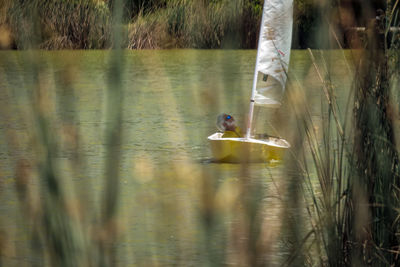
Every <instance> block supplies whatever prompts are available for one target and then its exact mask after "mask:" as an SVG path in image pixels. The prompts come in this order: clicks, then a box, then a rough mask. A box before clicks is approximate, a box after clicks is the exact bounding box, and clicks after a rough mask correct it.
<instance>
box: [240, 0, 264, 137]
mask: <svg viewBox="0 0 400 267" xmlns="http://www.w3.org/2000/svg"><path fill="white" fill-rule="evenodd" d="M266 3H267V0H265V1H264V6H263V11H262V16H261V24H260V33H259V36H258V43H257V57H256V66H255V68H254V77H253V87H252V89H251V98H250V108H249V117H248V121H247V130H246V136H245V137H246V139H248V138H250V134H251V126H252V124H253V116H254V96H255V95H256V87H257V79H258V68H257V65H258V62H259V57H260V43H261V38H262V33H263V26H264V19H265V18H264V9H265V6H266Z"/></svg>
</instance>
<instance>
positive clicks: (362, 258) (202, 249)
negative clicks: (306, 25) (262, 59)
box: [0, 1, 400, 266]
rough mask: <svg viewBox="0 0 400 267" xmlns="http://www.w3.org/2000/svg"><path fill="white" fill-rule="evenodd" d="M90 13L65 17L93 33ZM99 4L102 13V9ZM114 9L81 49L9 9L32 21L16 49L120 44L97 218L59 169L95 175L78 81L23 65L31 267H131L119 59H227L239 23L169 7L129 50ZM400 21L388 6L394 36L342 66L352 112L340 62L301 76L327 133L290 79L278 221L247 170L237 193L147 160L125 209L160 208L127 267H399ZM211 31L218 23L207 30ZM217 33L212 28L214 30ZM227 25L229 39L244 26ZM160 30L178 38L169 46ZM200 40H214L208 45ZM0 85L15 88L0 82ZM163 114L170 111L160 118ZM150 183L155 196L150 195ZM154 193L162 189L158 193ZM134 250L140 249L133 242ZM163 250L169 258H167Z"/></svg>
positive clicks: (144, 24) (313, 55)
mask: <svg viewBox="0 0 400 267" xmlns="http://www.w3.org/2000/svg"><path fill="white" fill-rule="evenodd" d="M34 3H35V4H34ZM54 3H56V2H48V3H47V4H46V6H45V8H44V10H48V12H50V11H51V10H52V9H53V8H55V7H56V5H55V4H54ZM82 3H84V2H82V1H81V2H79V3H78V4H76V5H71V6H70V8H71V9H72V10H73V12H72V13H73V14H75V15H76V14H79V17H80V16H82V17H81V18H80V19H81V20H79V23H78V24H77V25H75V26H76V27H78V26H79V27H84V25H86V24H87V23H88V22H87V20H90V19H94V18H93V17H91V15H90V14H91V13H90V12H95V11H91V10H92V8H93V10H96V8H99V7H96V2H90V4H87V6H84V5H81V4H82ZM88 3H89V2H88ZM52 4H54V5H53V6H52ZM97 4H99V5H100V4H102V1H99V2H98V3H97ZM115 4H116V5H115V6H114V8H113V19H112V20H111V22H112V23H111V22H110V24H109V25H108V24H107V25H108V26H107V27H110V28H101V27H103V26H101V27H100V28H99V29H98V30H95V32H91V30H89V32H87V35H85V36H80V37H79V36H78V37H76V39H75V40H79V41H76V42H75V41H73V40H72V39H70V38H72V37H71V36H70V32H64V30H65V29H64V27H65V24H64V25H59V24H58V23H61V21H57V18H56V16H55V15H54V14H52V15H50V14H49V13H43V14H41V13H40V12H39V10H38V6H39V5H38V3H36V2H30V3H29V4H28V3H27V2H18V3H17V4H15V6H13V8H14V9H13V12H15V14H26V13H27V14H28V15H29V16H28V17H26V18H25V17H24V16H23V17H24V19H21V20H19V19H18V21H15V23H20V26H18V28H19V30H24V29H25V28H24V27H32V28H31V29H29V30H27V31H26V32H25V33H24V34H22V33H21V34H20V35H19V36H20V37H21V39H18V43H19V44H20V45H21V47H24V48H29V47H43V48H51V47H52V48H55V47H58V48H75V45H76V43H79V45H77V46H76V47H84V48H90V47H97V45H99V43H97V42H103V40H104V42H106V41H105V40H108V39H107V38H108V37H104V39H102V38H103V37H101V38H99V39H97V37H95V36H98V34H99V32H101V34H104V36H105V35H108V34H110V32H112V33H113V34H112V41H110V42H109V43H108V45H109V46H112V47H114V48H115V50H113V51H111V53H110V58H109V68H108V78H107V94H106V97H105V98H106V125H107V126H106V129H105V150H106V153H105V154H106V157H105V161H104V166H103V167H104V174H105V177H104V186H103V188H104V189H103V190H102V195H101V197H102V199H101V204H99V205H100V208H99V209H97V206H96V205H93V206H90V204H88V202H90V200H87V199H85V198H83V197H76V196H75V195H74V193H70V191H68V190H67V189H68V186H69V184H68V181H66V180H68V179H65V177H62V175H61V173H62V172H61V171H60V162H59V161H58V160H57V159H56V158H57V157H56V155H57V153H59V152H60V150H70V151H72V153H71V155H72V156H71V158H69V159H68V162H69V164H70V166H71V168H72V170H73V171H72V172H71V173H72V174H73V175H76V176H84V175H85V172H86V171H87V170H86V168H89V167H90V166H86V165H85V161H84V159H83V158H82V153H81V147H80V144H81V138H82V137H81V133H80V129H79V127H78V126H77V118H76V114H75V113H68V112H67V111H68V110H74V109H75V107H74V101H73V99H74V93H75V89H74V74H73V72H74V68H73V64H71V66H70V69H69V71H70V72H68V71H67V72H65V73H62V74H58V75H59V76H57V77H56V79H55V80H54V81H53V82H52V80H51V79H50V80H48V73H46V72H47V71H48V70H47V68H46V66H45V64H44V63H43V62H42V60H41V59H40V57H38V56H37V54H35V53H33V52H32V51H29V53H27V54H26V57H24V59H23V61H24V63H23V66H24V67H25V68H29V69H30V72H29V73H32V77H29V78H30V79H29V81H27V82H26V84H27V88H26V90H25V93H21V95H23V94H26V95H25V96H22V97H26V98H27V99H29V105H28V107H26V110H22V111H18V112H16V115H15V116H18V118H20V119H21V121H23V122H24V123H25V124H26V125H27V129H28V132H27V135H28V137H25V138H26V139H28V140H29V141H28V142H27V143H29V145H26V146H30V147H31V150H32V151H30V154H28V155H23V156H21V155H19V154H16V153H12V151H17V150H18V149H17V147H18V146H23V144H21V143H20V141H19V140H18V141H16V139H19V138H21V137H20V136H18V134H15V133H14V132H13V129H7V131H6V134H5V136H6V137H7V141H8V143H9V150H10V154H11V157H12V158H13V160H14V161H15V188H16V192H17V195H18V198H19V202H20V206H21V213H22V214H23V216H25V218H26V220H28V221H30V222H31V224H30V225H29V226H30V228H29V229H28V230H27V232H28V235H29V236H30V241H31V244H30V246H31V253H32V255H33V256H32V257H33V258H34V259H35V260H34V263H33V264H32V265H37V266H93V265H100V266H114V265H117V264H119V265H124V261H123V259H124V257H127V256H126V255H123V254H125V252H127V251H126V250H123V248H121V246H120V244H121V243H122V242H123V241H125V242H128V241H129V240H128V239H129V238H132V237H125V239H124V238H123V237H121V234H120V233H121V232H123V231H124V230H125V229H124V226H121V224H122V222H121V221H120V220H121V219H120V214H121V212H123V211H126V210H128V209H131V207H124V208H121V207H119V203H120V200H121V190H120V186H121V183H122V181H121V177H120V174H119V165H120V164H121V161H122V160H121V150H122V147H121V143H122V142H123V140H124V139H123V137H124V136H123V127H122V120H123V110H122V106H123V103H124V100H125V97H126V95H125V94H124V92H126V91H124V88H123V86H122V79H123V77H122V69H123V67H124V64H125V58H124V55H123V52H122V51H121V50H120V49H119V48H120V47H123V46H124V44H125V42H127V43H128V46H129V47H130V48H159V47H162V45H161V43H162V42H163V41H162V40H163V38H171V39H170V41H169V43H170V46H171V47H174V46H185V44H189V46H194V47H199V48H201V47H209V46H210V47H220V46H224V44H223V42H224V40H226V39H224V38H223V37H224V36H225V34H226V31H227V28H228V27H229V26H231V25H230V23H229V22H232V21H233V20H234V16H233V15H232V14H234V13H235V12H236V11H235V10H236V9H238V6H236V4H237V3H235V4H231V3H228V2H226V3H225V2H224V3H222V2H210V3H209V5H206V4H205V2H202V1H198V2H189V1H176V2H175V1H172V2H169V3H168V4H167V8H166V9H165V10H164V11H163V12H164V13H163V14H161V15H155V14H152V13H151V11H149V13H147V15H146V17H144V15H142V14H140V15H139V16H137V17H136V18H135V20H134V21H133V22H132V23H131V24H130V25H129V27H128V32H129V34H130V35H129V38H128V40H126V39H125V38H124V37H123V35H124V33H126V30H127V29H126V28H124V27H123V26H122V13H123V10H122V1H118V2H116V3H115ZM225 4H226V5H229V8H231V9H229V8H227V10H234V11H232V13H230V12H223V13H224V15H223V16H219V14H220V12H222V11H221V9H224V10H226V6H223V5H225ZM92 5H93V6H92ZM80 8H83V9H82V13H80V11H79V12H78V11H77V10H81V9H80ZM61 10H63V9H61ZM188 10H189V12H188ZM63 12H64V14H66V16H67V14H71V13H69V12H70V11H68V10H63ZM75 12H78V13H75ZM87 12H89V13H90V14H87ZM104 12H106V11H104ZM107 12H108V11H107ZM257 12H258V11H257ZM50 13H51V12H50ZM397 13H398V1H395V2H394V3H393V5H388V7H387V10H386V16H387V20H386V22H387V24H386V25H376V26H379V27H381V26H383V31H381V28H379V27H377V28H370V29H369V30H370V32H367V37H368V39H367V43H366V48H365V50H363V51H361V52H360V51H352V58H350V59H349V58H344V60H346V61H347V62H348V64H347V67H348V71H347V73H346V74H347V75H349V76H350V75H351V76H352V77H353V79H354V82H353V85H352V87H351V88H346V90H343V91H344V92H346V91H347V93H348V95H346V96H345V98H347V99H348V101H347V103H346V105H345V106H341V105H339V104H338V101H337V91H336V87H335V84H334V83H333V80H334V79H333V78H332V77H331V70H330V67H331V65H330V62H331V61H332V60H335V58H328V57H329V56H327V54H328V53H326V52H323V51H311V50H310V51H309V53H310V65H309V66H305V68H304V73H305V76H307V75H309V74H310V73H314V74H315V75H313V76H312V77H318V79H319V82H320V85H321V86H320V87H321V88H320V89H321V91H322V92H323V93H322V96H323V97H322V99H321V107H320V111H321V116H322V119H321V121H315V118H313V116H312V115H311V111H310V109H311V108H315V107H310V103H309V102H308V101H307V99H309V98H310V97H309V94H310V93H311V91H308V90H307V89H306V86H307V84H301V83H299V82H298V79H297V77H295V76H291V75H290V73H289V87H288V89H287V90H288V91H287V92H288V96H287V99H286V103H287V105H288V106H289V108H288V110H290V111H291V112H292V113H293V114H294V115H293V118H291V120H290V121H288V122H286V123H290V124H293V125H294V127H293V128H292V129H294V132H293V137H291V139H290V141H291V143H292V149H291V150H290V151H289V152H288V155H287V158H286V159H285V161H284V164H285V165H284V166H285V171H286V172H285V176H284V178H286V179H285V180H284V181H279V182H278V184H277V187H276V188H275V189H276V191H277V192H276V193H275V195H277V196H276V199H275V201H276V202H277V203H279V205H278V206H279V211H275V214H274V213H273V212H272V211H271V208H270V207H269V206H268V205H271V202H272V201H265V198H266V197H267V196H268V194H271V192H270V191H273V190H274V189H269V190H270V191H269V190H267V189H265V188H264V187H263V184H262V179H260V180H256V181H250V177H252V175H251V172H252V171H253V170H252V166H251V165H249V164H243V165H240V166H238V172H237V177H235V178H237V179H236V180H235V182H230V181H221V180H219V179H218V177H219V176H220V173H218V171H216V172H215V173H214V172H213V171H210V170H208V169H207V168H204V169H200V170H199V168H196V167H195V166H193V165H194V164H193V165H191V164H188V165H184V164H182V165H181V164H179V163H171V165H169V166H167V167H165V168H164V169H157V168H158V167H159V166H156V165H155V164H153V163H152V160H151V157H150V156H149V155H145V156H143V157H142V158H141V159H140V160H138V162H135V170H134V172H135V173H139V172H144V173H145V174H146V175H145V178H141V179H142V180H140V179H139V178H137V180H135V182H136V184H135V185H136V186H137V187H141V189H143V190H138V192H139V193H137V194H136V195H132V196H129V197H130V198H133V199H134V200H135V202H137V203H139V204H137V205H138V206H139V205H141V206H143V207H144V208H143V209H144V210H146V208H148V207H153V208H154V209H155V210H156V211H157V212H155V214H151V215H150V214H148V213H147V212H146V211H140V210H134V212H136V213H140V212H142V214H139V215H138V218H140V219H137V220H143V221H144V222H143V223H142V224H140V226H142V227H143V230H142V229H140V230H139V231H138V232H141V233H142V234H143V236H144V237H142V238H143V240H141V241H142V244H143V245H141V246H140V247H134V249H133V251H128V253H132V254H133V256H132V257H133V258H134V259H135V261H133V262H134V263H132V262H131V264H133V265H135V264H136V265H138V266H145V265H147V266H160V265H165V264H166V263H165V261H162V260H161V259H160V258H161V256H159V255H163V254H168V255H167V256H165V258H167V259H169V260H170V261H169V262H168V263H170V265H181V266H187V265H202V266H220V265H233V266H269V265H278V264H279V265H284V266H304V265H310V266H316V265H318V266H366V265H371V266H388V265H393V266H396V265H397V264H398V261H399V260H398V254H399V240H398V234H399V229H398V228H399V220H398V207H399V204H400V203H399V193H398V190H399V187H400V186H399V184H398V183H399V182H398V178H399V173H398V172H399V167H398V145H397V143H396V135H397V132H396V131H395V130H394V126H393V125H394V123H395V121H396V118H395V117H396V116H395V115H394V114H395V112H398V110H397V109H396V107H395V104H397V103H394V101H393V100H394V99H396V98H395V97H394V96H393V93H397V92H396V89H397V88H398V81H399V79H398V77H399V54H398V51H396V48H398V46H399V39H398V38H397V39H396V38H391V39H390V42H388V41H387V40H388V39H387V36H388V31H387V27H390V26H392V25H395V26H398V21H397ZM46 14H47V16H45V15H46ZM149 14H150V15H149ZM75 15H74V16H75ZM16 16H17V15H16ZM18 16H19V15H18ZM43 16H45V17H46V18H45V19H49V21H48V22H46V24H49V27H50V28H51V27H54V28H52V29H51V30H50V32H51V34H54V35H51V36H52V37H51V38H50V39H51V40H53V41H51V42H49V43H47V44H46V43H43V42H42V39H40V38H33V37H32V36H31V35H29V33H34V34H37V35H38V36H42V35H44V34H45V31H43V32H42V30H41V28H40V27H39V26H37V23H43V22H42V21H41V20H42V19H44V18H43ZM94 17H96V18H95V19H100V20H102V18H103V17H101V16H100V17H97V16H94ZM63 18H64V19H63V20H62V21H64V23H67V22H68V23H67V24H66V25H69V26H70V27H75V26H74V25H72V24H71V25H72V26H71V25H70V24H69V23H70V21H69V19H68V18H67V17H63ZM52 20H53V22H54V21H55V22H54V25H53V22H52ZM181 20H184V21H185V23H181ZM66 21H67V22H66ZM208 21H211V22H213V23H210V24H208V23H205V22H208ZM389 21H390V23H389ZM375 23H378V22H376V21H375ZM57 25H58V26H57ZM183 25H184V26H183ZM215 25H217V27H215V28H213V26H215ZM233 25H234V27H233V29H237V28H236V27H239V26H238V24H235V23H234V24H233ZM69 26H68V27H69ZM334 26H335V25H333V24H330V21H329V23H325V24H324V25H323V26H321V29H320V30H321V31H326V32H330V33H331V35H332V40H334V44H333V45H332V46H333V47H335V46H334V45H337V47H336V48H340V49H341V47H340V45H338V43H337V42H336V39H335V38H334V36H333V35H334V34H333V33H334V32H335V29H336V28H335V27H334ZM58 27H60V29H58ZM68 27H66V28H68ZM324 27H325V28H324ZM149 29H151V30H149ZM385 29H386V30H385ZM166 30H167V31H168V32H169V34H172V33H173V35H169V37H166V36H164V35H163V34H164V33H165V31H166ZM235 31H236V30H232V34H233V35H232V36H233V37H232V39H231V40H234V41H232V44H234V45H235V44H236V45H237V46H238V47H240V44H237V40H240V38H239V39H235V38H236V35H235V34H236V33H235ZM92 34H93V35H92ZM154 35H156V36H154ZM23 36H25V37H23ZM101 36H103V35H101ZM171 36H173V38H172V37H171ZM206 36H207V37H209V36H213V38H210V39H207V38H206ZM52 38H53V39H52ZM57 38H66V39H57ZM74 38H75V37H74ZM158 38H159V39H158ZM382 38H384V39H382ZM44 39H45V40H46V38H44ZM50 39H48V40H50ZM99 40H100V41H99ZM235 40H236V41H235ZM382 40H383V42H382ZM323 41H324V42H325V40H323ZM70 42H71V43H70ZM101 45H105V43H102V44H101ZM101 45H100V46H101ZM10 64H13V63H12V62H10ZM292 64H295V63H292ZM138 65H139V64H138ZM159 65H161V63H159ZM225 65H229V64H225ZM0 79H5V80H7V78H6V77H5V75H1V76H0ZM164 82H165V86H166V87H168V86H170V87H171V86H172V84H171V83H168V82H169V81H164ZM132 86H133V87H134V86H135V85H132ZM228 89H229V88H226V91H227V92H229V91H228ZM55 91H57V92H60V91H61V94H63V98H62V101H57V97H58V95H57V93H55ZM343 91H342V92H343ZM12 93H13V92H10V90H4V91H0V94H1V96H2V97H4V98H6V97H8V96H10V95H12ZM162 96H163V98H164V101H165V102H163V103H165V104H168V105H173V106H176V103H175V102H174V100H175V98H174V97H175V96H173V95H168V93H165V92H163V94H162ZM397 97H398V96H397ZM56 108H60V109H61V122H60V124H61V125H59V123H58V122H57V120H56V118H55V109H56ZM210 108H213V109H216V108H215V107H210ZM160 109H161V111H163V109H162V107H161V108H160ZM175 110H177V108H176V107H175ZM0 112H1V114H2V116H3V118H5V117H6V116H11V114H14V110H13V108H12V106H11V105H4V106H1V107H0ZM177 113H178V112H177ZM163 115H164V116H168V115H170V114H163ZM178 126H179V127H178V129H179V134H181V135H182V136H183V135H184V127H183V126H182V125H178ZM166 138H173V137H171V136H168V137H166ZM21 139H22V138H21ZM23 149H26V148H23ZM177 153H178V152H177ZM310 158H311V160H310ZM270 167H271V166H268V165H267V166H266V168H270ZM222 171H225V170H224V168H223V167H221V169H220V170H219V172H222ZM67 178H71V177H67ZM262 178H265V177H262ZM146 179H147V180H146ZM32 180H35V181H39V183H40V186H38V187H34V186H32V183H31V181H32ZM149 181H153V183H146V182H149ZM87 186H88V188H86V190H91V188H90V185H87ZM183 186H185V188H189V190H188V192H185V196H186V195H189V196H188V197H181V198H179V197H176V196H174V195H173V194H172V193H171V191H173V190H178V189H179V187H183ZM149 187H155V188H156V190H154V191H150V189H149ZM177 188H178V189H177ZM76 189H77V191H79V190H80V189H79V188H76ZM73 192H74V191H73ZM149 192H150V193H149ZM151 192H152V193H151ZM162 196H163V197H162ZM165 196H166V197H165ZM188 199H190V200H193V199H194V201H193V202H194V203H196V205H195V206H196V208H194V210H195V211H193V209H192V207H188V206H189V204H188V203H187V202H186V201H187V200H188ZM132 209H133V208H132ZM272 215H275V216H276V217H278V218H279V220H278V223H277V224H278V225H273V224H272V223H270V222H269V221H268V219H269V217H270V216H272ZM227 221H228V222H229V223H226V222H227ZM129 223H132V224H135V223H138V222H129ZM193 224H194V225H196V229H197V231H196V232H195V233H190V234H187V233H186V232H185V231H187V229H185V227H187V226H188V225H193ZM125 227H131V226H125ZM271 229H272V230H271ZM171 233H172V234H171ZM4 235H6V234H4ZM133 238H138V239H140V237H137V236H135V237H133ZM185 238H186V239H188V238H190V239H191V240H194V241H195V242H194V243H196V245H198V247H196V248H194V249H193V250H194V251H195V253H191V252H188V251H187V250H186V247H185V246H186V244H187V243H188V242H187V240H185ZM126 240H128V241H126ZM6 242H7V241H6V238H2V237H1V236H0V249H1V255H3V253H4V254H6V253H5V252H4V247H5V245H4V243H6ZM151 242H154V243H156V244H157V245H154V244H152V243H151ZM185 242H186V243H185ZM148 243H151V244H150V245H149V244H148ZM165 243H167V245H168V246H170V245H172V246H173V248H172V249H169V248H166V246H165V247H164V246H162V245H165ZM277 244H278V245H277ZM120 250H122V251H120ZM143 251H144V252H143ZM275 253H278V254H280V256H281V258H279V260H274V259H273V255H274V254H275ZM126 254H127V253H126ZM170 254H171V255H170ZM193 259H194V260H193ZM121 262H122V263H121ZM126 265H129V263H127V264H126ZM167 265H168V264H167Z"/></svg>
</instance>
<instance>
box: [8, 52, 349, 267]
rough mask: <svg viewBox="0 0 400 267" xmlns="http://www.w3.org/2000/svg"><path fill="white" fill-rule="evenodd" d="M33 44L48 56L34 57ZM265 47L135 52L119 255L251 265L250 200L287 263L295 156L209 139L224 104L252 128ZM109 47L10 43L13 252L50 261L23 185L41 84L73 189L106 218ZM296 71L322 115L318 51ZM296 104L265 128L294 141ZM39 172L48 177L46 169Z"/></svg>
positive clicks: (20, 259) (141, 260)
mask: <svg viewBox="0 0 400 267" xmlns="http://www.w3.org/2000/svg"><path fill="white" fill-rule="evenodd" d="M32 53H37V54H36V55H35V56H36V57H35V60H38V62H32ZM331 53H339V52H331ZM255 55H256V54H255V51H249V50H246V51H237V50H234V51H233V50H232V51H222V50H215V51H214V50H206V51H203V50H168V51H126V52H124V55H123V56H124V58H125V62H124V66H123V73H122V89H123V95H124V97H123V102H122V103H121V105H122V110H123V115H122V140H121V146H120V148H121V151H120V153H121V161H120V165H119V170H120V183H121V187H120V198H119V204H120V205H119V210H118V218H119V219H118V222H117V224H118V229H119V233H118V234H119V238H118V242H117V243H116V244H115V246H114V249H116V251H117V252H116V253H117V256H116V258H115V261H117V262H118V263H119V264H122V265H131V264H133V265H136V266H144V265H184V266H191V265H196V266H201V265H204V264H209V263H211V262H214V263H228V264H239V265H240V264H241V260H243V259H242V256H243V255H239V254H237V252H238V251H241V249H242V248H243V247H246V245H245V244H244V243H243V244H242V243H241V241H240V242H238V240H239V239H240V238H242V237H244V236H248V234H246V233H247V232H246V231H249V230H248V229H247V228H246V227H245V226H244V225H243V223H244V222H243V221H244V219H243V218H244V217H245V214H246V212H248V211H247V209H246V207H247V208H248V206H247V205H250V206H249V207H256V209H257V211H258V212H259V214H261V215H257V216H258V217H257V218H256V221H257V223H258V224H257V225H258V227H259V228H257V231H259V232H261V233H262V234H263V235H262V236H263V240H259V241H257V242H260V246H261V247H262V248H263V251H265V252H268V253H267V254H268V256H267V259H265V260H267V261H268V262H270V263H271V262H272V263H275V264H278V263H279V255H280V254H279V253H278V250H279V247H280V246H281V244H280V241H279V232H280V231H281V219H280V217H281V212H282V211H281V208H282V202H281V201H282V199H281V197H282V195H283V190H284V188H285V175H286V174H287V173H290V170H289V171H288V170H285V167H284V166H285V165H284V164H276V165H267V164H251V165H246V166H242V165H240V164H214V163H211V161H210V155H211V154H210V151H209V147H208V143H207V139H206V138H207V136H208V135H210V134H211V133H213V132H214V131H215V120H216V116H217V115H218V114H219V113H221V112H226V113H230V114H232V115H233V116H235V118H237V121H239V124H242V128H244V127H243V125H244V120H245V117H246V113H247V110H248V102H249V97H250V88H251V82H252V79H253V69H254V61H255ZM109 56H110V52H109V51H58V52H44V51H37V52H15V51H5V52H4V51H0V58H1V60H0V88H2V89H1V91H2V92H0V106H1V109H0V111H1V116H2V119H1V121H0V137H1V138H0V159H1V160H0V178H1V188H0V200H1V202H2V203H3V205H1V213H0V214H1V215H0V229H2V231H5V232H6V233H5V234H4V239H5V240H6V241H7V242H5V243H6V244H7V245H6V246H5V248H4V249H3V251H4V253H3V254H4V255H5V262H6V263H10V264H11V265H14V266H17V265H18V266H20V264H30V263H31V262H40V260H41V258H40V255H35V254H32V253H30V252H29V251H30V250H31V248H30V245H29V242H30V241H29V236H30V234H29V231H27V230H26V226H28V225H29V222H27V221H25V220H24V219H23V215H22V214H21V212H20V208H19V206H18V201H17V196H16V195H15V191H14V182H15V180H14V168H15V165H16V160H17V159H19V158H26V159H31V158H35V157H36V154H35V152H34V151H37V149H38V148H37V147H36V146H37V144H36V143H35V142H36V141H35V138H36V137H35V127H37V125H35V123H34V122H33V121H34V120H33V118H32V114H31V113H32V106H33V105H34V103H33V100H32V99H33V98H34V97H37V96H35V93H34V92H35V86H36V84H40V86H41V87H42V88H45V89H44V91H43V92H42V93H44V94H46V97H47V98H48V99H50V100H51V101H50V102H49V104H48V105H49V106H48V107H46V108H48V110H51V111H52V112H54V113H53V114H51V115H52V117H51V121H52V123H53V124H52V125H51V127H52V134H53V135H54V136H55V138H56V139H59V140H58V141H59V142H60V148H59V150H57V152H56V155H57V156H56V159H55V161H56V163H57V171H58V172H59V173H60V177H61V178H63V184H65V187H66V188H69V189H70V190H67V192H68V193H67V197H68V198H69V199H72V200H74V199H78V200H79V201H78V200H74V201H76V202H79V203H80V205H83V206H84V207H82V208H81V209H84V208H87V209H88V210H90V211H91V213H89V215H86V217H87V218H86V219H85V220H86V221H89V222H92V221H97V220H98V215H97V212H99V210H100V209H101V195H102V193H103V191H104V188H103V187H104V181H103V177H104V164H105V160H106V150H107V149H106V148H107V145H108V144H107V143H106V141H105V129H106V128H107V126H108V125H109V123H110V122H109V121H107V116H106V111H105V107H106V101H107V99H106V93H105V92H106V89H107V81H108V80H107V75H108V68H109ZM35 64H37V65H36V66H39V67H38V69H39V72H40V74H39V76H38V77H39V81H36V80H35V77H36V76H35V75H34V74H33V73H34V72H35V71H37V69H35V68H33V67H32V66H33V65H35ZM336 64H338V65H340V64H344V63H343V62H340V61H337V62H336ZM334 69H335V70H336V72H335V73H333V75H334V76H335V75H336V77H340V79H336V80H335V83H336V85H337V86H338V87H339V88H340V87H347V88H348V84H349V83H350V81H346V80H345V79H342V78H343V77H344V74H345V71H346V70H345V68H344V67H343V66H339V67H335V68H334ZM290 75H291V77H290V78H291V79H290V80H292V81H293V82H294V81H298V80H300V82H302V83H303V84H305V85H306V86H305V87H306V88H305V90H309V92H312V93H311V94H309V95H311V96H312V97H311V98H310V99H308V101H309V103H315V104H310V109H311V113H312V116H313V118H314V119H315V121H316V122H318V121H319V120H321V114H319V113H318V111H319V109H318V103H319V102H320V101H321V97H322V96H323V92H321V90H320V83H319V81H318V79H316V76H315V73H313V72H312V71H310V62H309V60H308V54H307V52H305V51H294V52H293V54H292V59H291V67H290ZM333 79H335V77H333ZM63 85H66V86H63ZM289 90H290V89H289ZM287 103H288V102H287V101H286V102H284V103H283V106H282V108H281V109H280V110H278V111H267V112H266V113H265V114H264V116H262V115H261V116H260V117H259V118H260V122H259V123H260V126H259V127H270V126H266V125H267V124H266V123H265V121H261V120H266V119H265V118H268V120H270V121H272V122H275V123H276V122H278V123H279V125H275V126H274V127H276V128H274V129H278V130H277V133H276V132H275V134H279V135H280V136H282V137H283V138H286V139H288V140H289V141H290V140H291V139H293V135H296V129H295V128H293V125H291V122H293V116H292V115H291V108H290V107H289V106H288V105H287ZM317 124H318V123H317ZM259 130H260V131H261V132H262V131H264V130H265V129H263V128H261V129H259ZM77 140H78V141H77ZM74 142H77V143H74ZM73 148H77V150H78V152H79V155H78V156H77V155H76V154H75V152H74V151H75V150H74V149H73ZM39 149H40V148H39ZM289 153H291V152H290V151H289ZM75 161H78V162H79V163H78V165H79V168H78V170H79V171H77V170H76V168H74V167H73V165H74V164H76V163H74V162H75ZM29 183H31V185H30V186H32V187H34V188H40V185H39V183H38V182H37V180H36V179H32V180H30V181H29ZM38 190H39V189H38ZM39 192H40V190H39ZM38 197H39V198H40V196H38ZM82 203H85V204H82ZM75 204H76V203H75ZM71 205H74V204H71ZM81 216H83V215H81Z"/></svg>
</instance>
